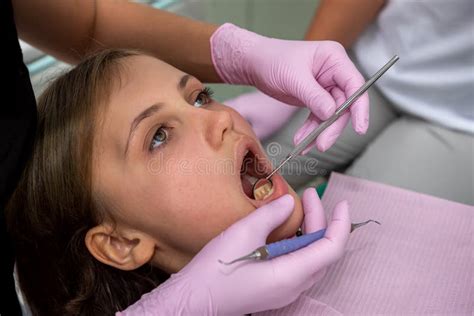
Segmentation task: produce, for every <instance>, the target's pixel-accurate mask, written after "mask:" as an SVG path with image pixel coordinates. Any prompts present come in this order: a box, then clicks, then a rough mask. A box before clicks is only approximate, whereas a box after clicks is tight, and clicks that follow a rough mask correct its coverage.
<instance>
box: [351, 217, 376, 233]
mask: <svg viewBox="0 0 474 316" xmlns="http://www.w3.org/2000/svg"><path fill="white" fill-rule="evenodd" d="M371 222H373V223H377V224H379V225H382V224H381V223H380V222H379V221H376V220H374V219H369V220H367V221H365V222H361V223H354V224H351V233H352V232H353V231H354V230H356V229H357V228H359V227H361V226H364V225H367V224H368V223H371Z"/></svg>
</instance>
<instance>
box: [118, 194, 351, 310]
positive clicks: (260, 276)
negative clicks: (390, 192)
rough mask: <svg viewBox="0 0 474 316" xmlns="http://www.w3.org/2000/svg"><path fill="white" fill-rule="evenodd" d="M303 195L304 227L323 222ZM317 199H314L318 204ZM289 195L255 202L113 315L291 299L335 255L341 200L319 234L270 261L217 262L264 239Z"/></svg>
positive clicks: (341, 226)
mask: <svg viewBox="0 0 474 316" xmlns="http://www.w3.org/2000/svg"><path fill="white" fill-rule="evenodd" d="M312 191H313V193H314V194H313V195H311V196H306V197H305V198H304V199H303V201H304V208H305V209H307V210H308V211H306V215H305V224H304V225H305V229H306V230H307V231H308V232H309V231H313V230H316V229H319V228H320V227H323V226H325V222H324V219H323V217H324V213H323V212H322V207H321V206H320V202H319V199H318V197H317V195H316V194H315V192H314V189H312ZM318 203H319V204H318ZM293 207H294V200H293V198H292V197H291V196H290V195H284V196H282V197H280V198H278V199H276V200H275V201H272V202H271V203H269V204H267V205H265V206H263V207H260V208H259V209H257V210H255V211H254V212H253V213H251V214H250V215H249V216H247V217H245V218H243V219H242V220H240V221H238V222H236V223H235V224H233V225H232V226H230V227H229V228H228V229H226V230H225V231H224V232H223V233H221V234H220V235H219V236H217V237H216V238H214V239H213V240H211V241H210V242H209V243H208V244H207V245H206V246H205V247H204V248H203V249H202V250H201V251H200V252H199V253H198V254H197V255H196V256H195V257H194V258H193V260H192V261H191V262H190V263H189V264H188V265H186V266H185V267H184V268H183V269H182V270H181V271H180V272H178V273H176V274H173V275H171V277H170V279H169V280H167V281H166V282H165V283H163V284H162V285H160V286H159V287H158V288H156V289H155V290H153V291H152V292H150V293H148V294H145V295H144V296H142V298H141V299H140V300H139V301H138V302H137V303H135V304H134V305H132V306H130V307H128V308H127V309H126V310H125V311H124V312H122V313H117V315H243V314H246V313H254V312H257V311H262V310H269V309H275V308H280V307H283V306H285V305H288V304H289V303H291V302H293V301H294V300H295V299H296V298H297V297H298V296H299V295H300V294H301V293H302V292H303V291H305V290H307V289H308V288H309V287H311V286H312V285H313V284H314V282H315V281H317V280H318V279H319V278H320V273H319V272H320V271H321V270H322V269H324V268H325V267H326V266H327V265H329V264H331V263H333V262H334V261H336V260H337V259H339V258H340V257H341V256H342V254H343V252H344V247H345V244H346V242H347V240H348V238H349V233H350V219H349V212H348V206H347V203H346V202H342V203H340V204H339V205H338V206H337V207H336V208H335V210H334V212H333V216H332V222H331V224H330V225H329V226H328V228H327V231H326V235H325V237H324V238H323V239H321V240H318V241H317V242H315V243H313V244H311V245H309V246H307V247H305V248H303V249H300V250H298V251H296V252H293V253H291V254H288V255H285V256H281V257H278V258H275V259H272V260H269V261H262V262H249V261H246V262H241V263H238V264H234V265H231V266H225V265H222V264H220V263H219V262H218V261H217V260H218V259H222V260H224V261H227V260H231V259H235V258H237V257H240V256H242V255H245V254H247V253H249V252H251V251H253V250H254V249H255V248H257V247H259V246H261V245H263V244H265V241H266V239H267V236H268V234H269V233H270V232H271V231H273V230H274V229H275V228H276V227H278V226H279V225H280V224H282V223H283V222H284V221H285V219H286V218H288V216H289V215H290V214H291V212H292V210H293Z"/></svg>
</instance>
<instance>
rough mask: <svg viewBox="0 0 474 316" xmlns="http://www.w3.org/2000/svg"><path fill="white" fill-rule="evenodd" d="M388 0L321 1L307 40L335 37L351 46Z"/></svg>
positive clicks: (343, 43) (309, 28)
mask: <svg viewBox="0 0 474 316" xmlns="http://www.w3.org/2000/svg"><path fill="white" fill-rule="evenodd" d="M385 2H386V0H356V1H354V0H321V2H320V4H319V6H318V9H317V10H316V13H315V15H314V16H313V19H312V21H311V23H310V25H309V27H308V30H307V31H306V35H305V40H308V41H320V40H331V41H336V42H339V43H341V44H342V46H344V48H346V49H349V48H350V47H351V46H352V44H353V43H354V42H355V41H356V40H357V38H358V37H359V36H360V34H362V32H363V31H364V30H365V29H366V27H367V26H368V25H369V24H370V23H372V22H373V21H374V20H375V18H376V17H377V15H378V14H379V12H380V10H381V9H382V8H383V6H384V5H385Z"/></svg>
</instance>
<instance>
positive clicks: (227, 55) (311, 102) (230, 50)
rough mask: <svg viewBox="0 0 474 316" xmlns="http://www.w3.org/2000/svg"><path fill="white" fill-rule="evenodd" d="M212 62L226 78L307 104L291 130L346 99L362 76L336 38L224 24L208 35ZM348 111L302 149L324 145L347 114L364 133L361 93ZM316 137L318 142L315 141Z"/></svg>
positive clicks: (364, 106)
mask: <svg viewBox="0 0 474 316" xmlns="http://www.w3.org/2000/svg"><path fill="white" fill-rule="evenodd" d="M211 54H212V61H213V63H214V67H215V69H216V71H217V73H218V74H219V76H220V77H221V79H222V80H223V81H224V82H226V83H232V84H247V85H252V86H255V87H256V88H258V89H259V90H261V91H262V92H264V93H265V94H267V95H269V96H271V97H273V98H275V99H278V100H280V101H282V102H285V103H288V104H291V105H297V106H306V107H308V108H309V109H310V110H311V112H312V115H310V117H309V118H308V120H307V121H306V122H305V123H304V124H303V127H302V129H300V130H299V131H298V132H297V133H296V135H297V136H299V135H302V134H305V133H306V131H307V129H308V128H313V127H314V126H315V125H316V124H319V122H320V121H321V120H326V119H328V118H329V117H330V116H331V115H332V114H333V113H334V112H335V109H336V100H337V99H338V98H339V97H340V96H344V98H348V97H349V96H350V95H352V94H353V93H354V92H355V91H356V90H357V89H358V88H359V87H360V86H362V85H363V84H364V78H363V77H362V75H361V74H360V73H359V71H358V70H357V69H356V67H355V66H354V64H353V63H352V62H351V60H350V59H349V57H348V56H347V54H346V51H345V50H344V48H343V47H342V45H340V44H339V43H337V42H333V41H312V42H310V41H288V40H279V39H273V38H268V37H264V36H261V35H258V34H256V33H253V32H250V31H247V30H244V29H241V28H239V27H237V26H235V25H233V24H230V23H226V24H223V25H222V26H220V27H219V28H218V29H217V31H216V32H214V34H213V35H212V37H211ZM349 113H350V114H348V115H346V116H344V117H341V118H340V119H339V120H338V121H336V122H335V123H334V124H332V125H331V126H330V127H329V128H328V129H327V130H326V131H325V132H324V133H323V134H321V135H320V136H319V137H318V139H317V140H316V141H315V142H313V143H312V144H310V145H309V146H308V148H312V147H314V146H316V145H317V146H318V149H320V150H326V149H327V148H329V147H330V146H331V145H332V144H333V143H334V142H335V140H336V139H337V137H338V136H339V135H340V134H341V132H342V130H343V129H344V127H345V125H346V124H347V122H348V118H349V116H351V117H352V124H353V126H354V130H355V131H356V132H357V133H358V134H364V133H365V132H366V131H367V128H368V124H369V99H368V96H367V94H364V95H363V96H361V97H360V98H359V99H358V100H357V101H356V102H354V104H353V105H352V106H351V109H350V112H349ZM318 140H319V141H318Z"/></svg>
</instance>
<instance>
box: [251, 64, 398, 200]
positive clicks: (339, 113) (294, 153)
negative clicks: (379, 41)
mask: <svg viewBox="0 0 474 316" xmlns="http://www.w3.org/2000/svg"><path fill="white" fill-rule="evenodd" d="M398 59H399V57H398V56H397V55H395V56H393V57H392V58H391V59H390V60H389V61H388V62H387V63H386V64H385V65H384V66H383V67H382V68H380V69H379V71H377V72H376V73H375V74H374V75H373V76H372V77H371V78H370V79H369V80H367V81H366V82H365V83H364V84H363V85H362V86H361V87H360V88H359V89H358V90H357V91H356V92H355V93H354V94H353V95H351V96H350V97H349V99H347V100H346V102H344V103H343V104H342V105H341V106H340V107H339V108H338V109H337V110H336V113H334V114H333V115H332V116H331V117H330V118H329V119H327V120H326V121H324V122H322V123H321V124H320V125H319V126H318V128H316V129H315V130H314V131H312V132H311V133H310V134H309V135H308V136H306V137H305V138H304V139H303V141H302V142H301V143H299V144H298V145H297V146H296V147H295V149H293V151H292V152H290V153H289V154H288V156H286V158H285V159H283V161H282V162H281V163H280V164H279V165H278V167H276V168H275V169H273V171H272V172H271V173H270V174H269V175H268V176H266V177H265V178H264V179H259V180H258V181H257V182H255V183H254V185H253V192H254V196H255V192H256V190H257V189H258V188H260V187H263V186H264V185H267V184H270V185H271V180H270V178H271V177H272V176H273V175H274V174H275V173H276V172H278V170H280V169H281V168H282V167H283V166H284V165H285V164H286V163H287V162H288V161H290V160H291V159H292V158H294V157H296V156H298V155H299V154H300V153H301V152H302V151H303V150H304V149H305V148H306V147H308V145H309V144H311V143H312V142H313V141H314V140H315V139H316V137H318V136H319V135H320V134H321V133H322V132H323V131H324V130H325V129H326V128H327V127H329V126H330V125H331V124H332V123H334V122H335V121H336V120H337V119H338V118H339V117H341V116H342V115H343V114H344V112H345V111H346V110H347V108H348V107H349V106H350V105H351V104H352V103H353V102H354V101H356V100H357V99H358V98H359V97H360V96H361V95H362V94H364V92H365V91H367V90H368V89H369V88H370V87H371V86H372V85H373V84H374V83H375V81H377V80H378V79H379V78H380V77H381V76H382V75H383V74H384V73H385V72H386V71H387V70H388V69H389V68H390V67H392V66H393V64H395V63H396V62H397V60H398Z"/></svg>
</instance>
